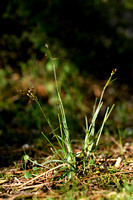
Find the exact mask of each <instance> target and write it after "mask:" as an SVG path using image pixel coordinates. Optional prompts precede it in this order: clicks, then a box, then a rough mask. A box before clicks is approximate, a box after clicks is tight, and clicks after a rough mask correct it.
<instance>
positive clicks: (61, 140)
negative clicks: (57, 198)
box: [27, 45, 116, 178]
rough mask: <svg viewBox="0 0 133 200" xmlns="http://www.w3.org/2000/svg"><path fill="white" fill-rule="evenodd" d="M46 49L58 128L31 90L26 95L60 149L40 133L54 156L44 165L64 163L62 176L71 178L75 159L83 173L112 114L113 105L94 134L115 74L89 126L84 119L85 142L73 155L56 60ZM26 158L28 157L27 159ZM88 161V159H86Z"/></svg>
mask: <svg viewBox="0 0 133 200" xmlns="http://www.w3.org/2000/svg"><path fill="white" fill-rule="evenodd" d="M46 48H47V50H48V55H49V58H50V59H51V62H52V66H53V72H54V79H55V84H56V90H57V96H58V101H59V105H60V106H59V109H60V112H59V113H58V120H59V127H57V128H56V129H54V128H53V126H52V123H51V122H50V120H49V118H48V117H47V116H46V115H45V112H44V111H43V109H42V107H41V105H40V103H39V100H38V98H37V96H36V95H35V93H34V90H33V89H29V90H28V92H27V95H28V96H29V97H30V98H32V100H34V101H35V102H36V103H37V105H38V106H39V108H40V110H41V112H42V114H43V116H44V118H45V120H46V121H47V123H48V125H49V127H50V128H51V133H50V134H53V135H54V137H56V139H57V142H58V144H59V146H60V149H59V150H58V149H56V148H55V146H54V144H53V143H52V142H51V140H50V139H49V138H48V137H47V135H46V134H45V133H44V132H42V135H43V136H44V138H45V139H46V140H47V141H48V143H49V144H50V145H51V147H52V149H53V152H54V156H53V157H52V159H51V160H48V161H46V162H45V163H44V164H43V166H44V165H46V164H48V163H50V162H55V163H66V164H67V165H65V169H66V171H65V172H64V175H66V174H67V176H68V177H69V178H72V176H73V173H76V172H77V166H76V165H77V162H76V160H77V157H78V159H79V158H81V159H82V161H83V162H82V163H83V166H82V168H83V171H84V172H85V170H86V167H87V166H88V164H89V163H87V162H88V161H87V158H88V157H89V155H90V153H91V151H92V148H93V146H94V144H95V146H97V145H98V143H99V140H100V137H101V134H102V131H103V128H104V125H105V123H106V121H107V119H108V117H109V115H110V113H111V112H112V110H113V108H114V105H112V107H111V108H109V107H108V108H107V110H106V112H105V115H104V119H103V122H102V124H101V127H100V129H99V130H98V132H97V133H96V132H95V130H96V120H97V117H98V114H99V112H100V110H101V108H102V105H103V102H102V100H103V95H104V92H105V89H106V88H107V87H108V85H109V84H110V83H111V82H112V81H113V80H112V76H113V75H114V74H115V72H116V69H114V70H113V71H112V73H111V75H110V77H109V79H108V81H107V83H106V84H105V86H104V88H103V90H102V93H101V97H100V100H99V102H98V103H97V101H96V102H95V105H94V109H93V115H92V120H91V123H90V125H89V124H88V120H87V116H86V117H85V134H86V135H85V141H84V147H83V149H82V151H81V152H79V153H78V154H74V152H73V149H72V145H71V142H70V130H69V128H68V124H67V119H66V115H65V110H64V106H63V102H62V99H61V95H60V90H59V86H58V81H57V75H56V65H55V61H56V58H53V57H52V55H51V53H50V51H49V49H48V45H46ZM57 130H60V135H59V134H57ZM27 158H28V157H27ZM88 160H89V159H88Z"/></svg>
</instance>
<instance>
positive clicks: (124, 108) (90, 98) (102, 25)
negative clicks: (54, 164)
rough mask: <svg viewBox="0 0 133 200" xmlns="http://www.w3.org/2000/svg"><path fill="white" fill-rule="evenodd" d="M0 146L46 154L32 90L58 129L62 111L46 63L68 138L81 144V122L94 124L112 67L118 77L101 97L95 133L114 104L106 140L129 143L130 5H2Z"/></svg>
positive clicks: (39, 0)
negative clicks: (115, 138) (94, 113)
mask: <svg viewBox="0 0 133 200" xmlns="http://www.w3.org/2000/svg"><path fill="white" fill-rule="evenodd" d="M0 25H1V28H0V145H1V147H2V148H3V146H4V147H5V148H6V149H9V150H10V148H11V146H15V147H21V146H22V145H24V144H25V143H27V144H29V145H35V147H36V148H45V146H46V145H45V141H44V139H42V136H41V134H40V131H45V132H47V133H49V131H50V130H49V127H48V126H47V124H46V122H45V120H44V119H43V116H42V114H41V112H40V110H39V108H38V107H37V105H36V103H35V102H32V101H31V100H29V99H28V97H27V96H26V92H27V89H28V88H34V89H35V92H36V94H37V96H38V99H39V101H40V103H41V105H42V107H43V109H44V112H45V113H46V115H47V116H48V117H49V118H50V120H51V122H52V123H53V125H54V127H57V126H58V117H57V113H58V111H59V108H58V101H57V97H56V88H55V83H54V77H53V69H52V65H51V61H50V60H49V59H48V56H47V48H46V47H45V46H46V44H47V45H48V46H49V49H50V51H51V54H52V56H54V57H57V58H59V59H58V60H57V62H56V71H57V76H58V83H59V86H60V88H61V96H62V100H63V102H64V106H65V110H66V115H67V119H68V125H69V128H70V130H71V137H72V138H75V136H76V139H78V138H84V131H83V126H84V116H85V115H87V116H88V120H90V119H91V114H92V110H93V105H94V102H95V98H96V97H97V98H99V97H100V94H101V91H102V88H103V86H104V84H105V83H106V80H107V79H108V77H109V76H110V73H111V71H112V69H113V68H117V73H116V77H117V78H118V79H117V80H116V81H115V82H114V83H113V84H111V85H110V86H109V88H108V89H107V91H106V94H105V96H104V106H103V109H102V111H101V113H100V115H99V121H98V126H99V123H100V122H101V120H102V119H103V115H104V112H105V109H106V107H107V106H111V105H112V104H113V103H115V104H116V106H115V109H114V111H113V113H112V114H111V117H110V120H109V121H108V123H107V125H106V128H105V133H106V134H114V135H116V136H117V135H118V127H119V128H120V129H121V132H122V136H123V137H125V138H126V137H127V136H128V137H132V136H133V121H132V120H133V93H132V92H133V90H132V89H133V88H132V79H133V1H132V0H118V1H115V0H88V1H81V0H73V1H70V0H29V1H27V0H17V1H16V0H12V1H10V0H6V1H3V2H2V4H1V6H0Z"/></svg>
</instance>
